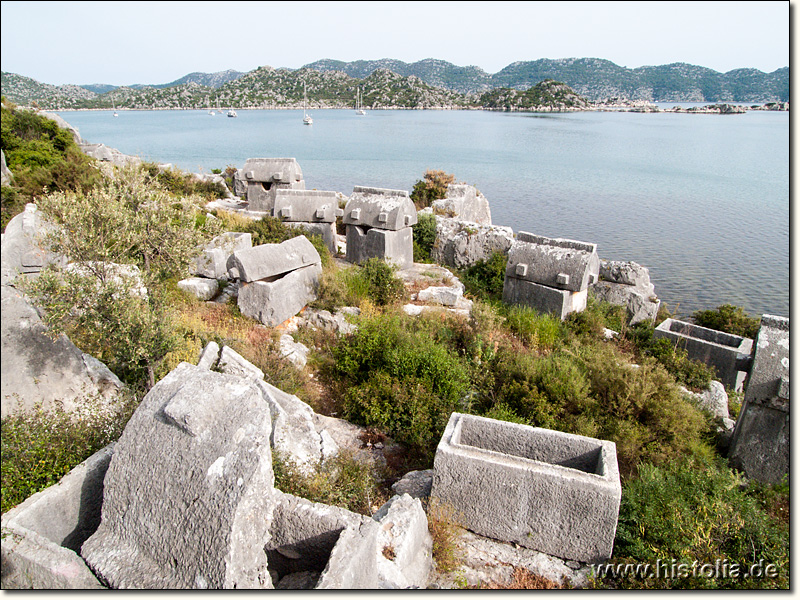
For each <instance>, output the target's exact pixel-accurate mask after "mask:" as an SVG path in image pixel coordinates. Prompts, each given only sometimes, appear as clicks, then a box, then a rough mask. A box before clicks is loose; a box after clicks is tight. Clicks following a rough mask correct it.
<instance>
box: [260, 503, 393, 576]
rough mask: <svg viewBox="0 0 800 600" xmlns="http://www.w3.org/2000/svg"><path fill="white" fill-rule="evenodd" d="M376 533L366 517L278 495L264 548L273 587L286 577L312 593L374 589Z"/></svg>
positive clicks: (374, 523) (374, 525) (341, 509)
mask: <svg viewBox="0 0 800 600" xmlns="http://www.w3.org/2000/svg"><path fill="white" fill-rule="evenodd" d="M378 529H379V527H378V524H377V523H376V522H374V521H373V520H372V519H370V518H369V517H364V516H361V515H358V514H355V513H353V512H350V511H348V510H345V509H343V508H338V507H335V506H327V505H324V504H318V503H315V502H311V501H309V500H306V499H304V498H298V497H297V496H292V495H290V494H283V493H280V492H279V501H278V503H277V505H276V508H275V512H274V517H273V521H272V525H271V527H270V539H269V542H268V543H267V544H266V545H265V547H264V550H265V551H266V555H267V557H268V561H269V565H270V571H271V573H272V578H273V579H272V580H273V583H274V584H275V587H276V588H284V589H285V588H286V587H289V585H287V584H284V585H281V582H282V581H284V580H285V579H286V578H291V581H302V580H305V581H306V582H308V583H307V584H306V586H308V587H313V588H314V589H374V588H377V587H378V567H377V556H376V550H375V548H376V545H377V534H378ZM298 573H304V574H306V576H305V577H296V576H295V577H292V575H293V574H298Z"/></svg>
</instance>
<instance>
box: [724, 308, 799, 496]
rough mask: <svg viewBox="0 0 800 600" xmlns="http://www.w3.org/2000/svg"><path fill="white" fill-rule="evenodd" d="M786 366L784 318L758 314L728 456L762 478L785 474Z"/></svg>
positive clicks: (776, 479) (786, 322)
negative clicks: (745, 382)
mask: <svg viewBox="0 0 800 600" xmlns="http://www.w3.org/2000/svg"><path fill="white" fill-rule="evenodd" d="M789 367H790V363H789V319H787V318H784V317H776V316H772V315H763V316H762V317H761V328H760V329H759V330H758V334H757V335H756V339H755V352H754V354H753V363H752V367H751V368H750V374H749V376H748V379H747V387H746V389H745V394H744V403H743V404H742V409H741V412H740V414H739V418H738V419H737V421H736V428H735V429H734V432H733V438H732V440H731V446H730V450H729V453H728V458H729V460H730V462H731V464H732V465H733V466H734V467H735V468H737V469H740V470H742V471H744V473H745V474H746V475H747V476H748V477H750V478H752V479H757V480H759V481H764V482H767V483H778V482H780V481H781V480H782V479H783V478H784V477H788V475H789V451H790V447H791V446H790V442H789V429H790V421H789V370H790V369H789Z"/></svg>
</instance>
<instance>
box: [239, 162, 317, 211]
mask: <svg viewBox="0 0 800 600" xmlns="http://www.w3.org/2000/svg"><path fill="white" fill-rule="evenodd" d="M242 180H243V181H244V182H246V183H247V192H246V195H247V201H248V202H249V204H250V206H249V208H250V210H254V211H265V212H268V213H269V214H272V211H273V209H274V207H275V195H276V193H277V192H278V191H280V190H304V189H306V184H305V182H304V181H303V172H302V171H301V170H300V165H299V164H297V161H296V160H295V159H294V158H248V159H247V161H246V162H245V164H244V168H243V169H242ZM239 195H241V194H239Z"/></svg>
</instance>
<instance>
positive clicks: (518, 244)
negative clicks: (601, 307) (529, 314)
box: [503, 231, 600, 319]
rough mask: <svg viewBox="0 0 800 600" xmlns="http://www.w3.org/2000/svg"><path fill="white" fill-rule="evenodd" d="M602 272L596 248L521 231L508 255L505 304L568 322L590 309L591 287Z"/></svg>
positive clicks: (594, 245)
mask: <svg viewBox="0 0 800 600" xmlns="http://www.w3.org/2000/svg"><path fill="white" fill-rule="evenodd" d="M599 270H600V259H599V258H598V256H597V246H596V244H587V243H584V242H577V241H574V240H566V239H560V238H558V239H554V238H546V237H542V236H538V235H533V234H531V233H526V232H523V231H521V232H519V234H517V239H516V240H515V241H514V243H513V244H512V246H511V248H510V250H509V252H508V263H507V265H506V276H505V282H504V283H503V302H506V303H507V304H524V305H526V306H530V307H531V308H534V309H536V310H538V311H539V312H542V313H552V314H554V315H555V316H557V317H558V318H560V319H564V318H565V317H566V316H567V315H568V314H570V313H572V312H581V311H583V310H584V309H585V308H586V301H587V297H588V287H589V285H591V284H594V283H596V282H597V280H598V276H599Z"/></svg>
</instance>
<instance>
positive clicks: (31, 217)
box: [0, 203, 66, 285]
mask: <svg viewBox="0 0 800 600" xmlns="http://www.w3.org/2000/svg"><path fill="white" fill-rule="evenodd" d="M49 229H50V226H49V225H48V224H47V223H46V221H45V220H44V219H43V217H42V215H41V213H40V212H39V211H38V209H37V208H36V205H35V204H32V203H30V204H26V205H25V210H24V211H23V212H22V213H20V214H18V215H17V216H15V217H14V218H13V219H11V220H10V221H9V222H8V223H7V224H6V230H5V232H4V233H3V241H2V243H1V246H2V252H0V261H2V263H1V264H2V267H0V268H1V269H2V275H1V276H0V277H2V284H3V285H7V284H10V283H12V282H13V280H14V278H16V277H17V276H18V275H19V274H20V273H38V272H40V271H41V270H42V269H43V268H44V267H45V265H48V264H51V263H54V264H58V265H65V264H66V259H65V258H64V257H63V256H58V255H56V254H54V253H52V252H50V251H48V250H47V249H46V245H45V237H46V235H47V232H48V230H49Z"/></svg>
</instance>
